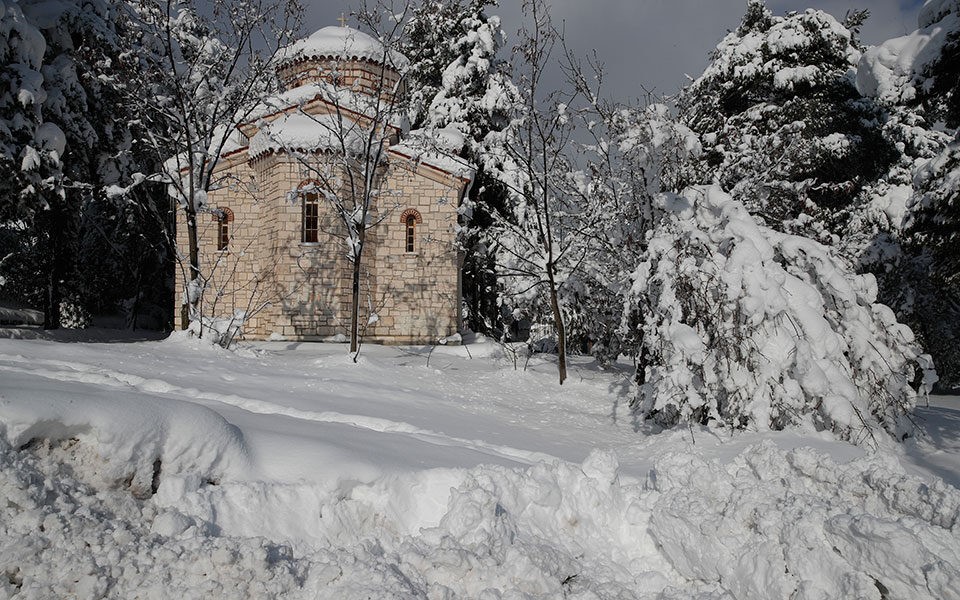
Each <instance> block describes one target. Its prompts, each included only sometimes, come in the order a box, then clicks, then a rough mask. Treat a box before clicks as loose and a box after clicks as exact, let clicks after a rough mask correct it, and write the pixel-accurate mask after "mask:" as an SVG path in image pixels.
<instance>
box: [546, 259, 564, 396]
mask: <svg viewBox="0 0 960 600" xmlns="http://www.w3.org/2000/svg"><path fill="white" fill-rule="evenodd" d="M547 279H548V280H549V282H550V307H551V308H552V309H553V326H554V328H555V329H556V330H557V354H558V360H557V371H558V372H559V374H560V385H563V382H564V381H566V379H567V333H566V329H565V328H564V326H563V315H561V314H560V302H559V300H558V298H557V283H556V280H555V279H554V278H553V265H552V264H551V265H548V266H547Z"/></svg>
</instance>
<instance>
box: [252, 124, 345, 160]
mask: <svg viewBox="0 0 960 600" xmlns="http://www.w3.org/2000/svg"><path fill="white" fill-rule="evenodd" d="M363 133H364V132H363V130H362V129H361V128H360V126H359V125H357V124H356V123H355V122H354V121H351V120H349V119H347V118H346V117H344V118H343V119H342V120H340V119H338V118H337V115H334V114H322V115H307V114H303V113H292V114H289V115H284V116H282V117H280V118H278V119H276V120H274V121H271V122H269V123H265V124H264V125H263V127H262V128H261V129H260V131H259V132H257V134H256V135H255V136H253V138H251V139H250V149H249V151H248V152H249V156H250V158H257V157H258V156H261V155H263V154H266V153H268V152H271V151H273V152H276V151H279V150H288V151H289V150H294V151H302V152H317V151H322V150H335V151H338V152H339V151H341V150H342V149H343V146H346V150H347V152H348V153H351V154H357V153H360V152H363V147H364V135H363Z"/></svg>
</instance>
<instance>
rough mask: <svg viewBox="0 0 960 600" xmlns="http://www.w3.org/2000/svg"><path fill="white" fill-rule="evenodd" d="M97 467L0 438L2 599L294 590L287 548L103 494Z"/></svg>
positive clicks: (69, 446)
mask: <svg viewBox="0 0 960 600" xmlns="http://www.w3.org/2000/svg"><path fill="white" fill-rule="evenodd" d="M201 439H202V437H201V438H199V439H197V440H196V441H197V442H200V440H201ZM102 468H110V465H109V464H108V463H105V462H104V461H103V459H101V458H100V457H99V456H96V455H94V454H93V453H92V452H91V451H90V450H89V449H88V448H86V447H85V446H84V445H83V444H79V443H76V442H72V441H71V442H62V443H57V444H50V443H49V442H46V441H45V442H43V443H40V444H37V445H34V446H31V448H29V449H28V450H21V451H15V450H13V449H12V448H11V447H10V445H9V443H8V442H7V440H6V439H5V438H4V437H2V436H0V573H2V574H3V576H0V596H2V597H4V598H14V597H15V598H23V599H37V600H41V599H46V598H78V599H80V598H83V599H93V598H105V597H125V598H132V597H136V598H143V599H155V600H161V599H165V598H171V597H182V598H197V597H201V596H203V597H207V598H241V597H242V598H276V597H284V596H286V594H287V593H288V592H291V591H296V590H297V589H299V588H300V587H301V585H302V582H303V578H304V571H305V570H306V567H305V564H304V563H303V561H297V560H295V559H293V557H292V553H291V551H290V549H289V548H287V547H285V546H282V545H277V544H273V543H271V542H269V541H267V540H263V539H237V538H230V537H218V536H216V535H215V534H216V531H215V530H214V529H212V528H211V526H210V525H209V524H205V523H200V522H198V521H197V520H196V519H193V518H191V517H187V516H185V515H183V514H182V513H180V512H179V511H177V510H175V509H162V508H157V507H156V506H155V505H154V504H152V503H151V502H149V501H143V500H138V499H137V498H136V497H134V496H133V495H132V494H130V493H129V492H128V491H126V490H121V489H111V488H105V487H103V486H102V485H101V483H102V482H100V481H98V480H97V479H98V478H97V477H96V476H95V471H96V470H98V469H102Z"/></svg>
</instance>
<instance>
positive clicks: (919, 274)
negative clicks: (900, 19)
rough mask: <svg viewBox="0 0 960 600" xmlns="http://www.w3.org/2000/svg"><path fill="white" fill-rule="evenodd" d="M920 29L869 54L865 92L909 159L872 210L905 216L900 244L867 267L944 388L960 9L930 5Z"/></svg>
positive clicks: (952, 340)
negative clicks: (914, 335)
mask: <svg viewBox="0 0 960 600" xmlns="http://www.w3.org/2000/svg"><path fill="white" fill-rule="evenodd" d="M918 25H919V29H917V30H916V31H914V32H912V33H910V34H908V35H906V36H902V37H898V38H894V39H891V40H887V41H885V42H883V43H882V44H880V45H878V46H876V47H874V48H870V49H869V50H867V51H866V52H865V53H864V55H863V58H862V60H861V62H860V65H859V69H858V72H857V87H858V88H859V89H860V90H861V92H863V93H864V94H865V95H868V96H870V97H872V98H875V99H876V100H877V102H878V103H880V104H881V105H882V106H883V107H884V109H885V110H886V112H887V122H886V124H885V126H884V132H885V134H886V135H887V136H888V137H889V138H890V139H891V140H893V141H894V142H895V143H896V144H897V147H898V149H899V150H901V152H902V154H901V159H900V161H899V163H898V164H897V165H895V166H894V168H893V169H891V172H890V173H889V174H888V175H887V177H886V178H885V179H886V181H885V182H883V183H882V184H881V185H877V186H874V190H872V191H873V194H872V196H873V197H872V198H871V205H873V206H876V207H880V208H886V212H888V213H891V214H899V215H902V217H903V223H902V226H903V230H902V231H901V232H899V235H897V233H898V232H897V231H892V233H893V236H892V239H891V242H893V243H892V244H888V245H886V246H883V245H878V244H875V245H874V247H875V248H881V249H882V250H883V251H881V252H877V253H872V254H870V253H868V254H866V255H864V256H863V257H862V259H861V263H862V264H863V265H864V266H865V267H867V268H871V270H873V271H874V272H877V273H878V279H879V280H880V282H881V296H882V297H883V299H884V301H885V302H887V303H888V304H890V306H892V307H893V308H894V309H895V310H896V311H897V314H898V315H899V316H900V317H901V318H902V319H903V320H904V321H905V322H907V323H910V325H911V326H912V327H913V328H914V330H915V331H916V332H917V334H918V336H919V338H920V339H921V341H922V342H923V344H924V347H926V348H927V349H928V350H929V351H930V352H931V354H932V355H933V357H934V360H935V362H936V364H937V368H938V371H939V373H940V376H941V381H942V382H943V383H944V384H946V385H956V384H957V383H960V350H958V348H960V325H958V323H960V303H958V302H957V301H956V298H957V297H958V295H960V282H958V281H957V280H958V279H960V258H958V257H960V240H958V239H957V233H956V232H957V231H958V227H960V209H958V204H960V199H958V194H960V191H958V187H960V186H958V185H957V180H958V179H960V174H958V173H960V149H958V145H960V139H958V138H957V131H958V130H957V128H958V126H960V109H958V102H960V92H958V85H960V80H958V78H957V77H958V73H957V69H958V66H957V65H958V63H960V56H958V52H960V2H957V1H956V0H936V1H932V2H928V3H926V5H925V6H924V7H923V9H922V10H921V12H920V16H919V20H918ZM937 123H940V125H937ZM884 185H885V186H886V187H887V190H884V189H883V186H884ZM899 247H902V249H903V252H902V253H898V252H897V251H898V250H899ZM891 248H892V249H893V250H894V251H891ZM877 265H879V268H878V266H877Z"/></svg>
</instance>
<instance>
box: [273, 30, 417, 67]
mask: <svg viewBox="0 0 960 600" xmlns="http://www.w3.org/2000/svg"><path fill="white" fill-rule="evenodd" d="M384 50H385V47H384V45H383V43H381V42H380V41H378V40H376V39H374V38H372V37H370V36H369V35H367V34H366V33H363V32H362V31H358V30H356V29H351V28H350V27H324V28H323V29H320V30H318V31H316V32H314V33H313V34H312V35H310V36H309V37H306V38H304V39H302V40H299V41H297V42H294V43H293V44H291V45H289V46H287V47H286V48H284V49H283V50H282V51H281V52H280V55H279V56H278V58H277V63H278V64H283V63H287V62H291V61H295V60H303V59H310V58H339V59H354V60H370V61H373V62H380V61H382V60H383V59H384ZM388 59H389V61H388V62H389V63H390V65H391V66H392V67H394V68H395V69H402V68H405V67H406V66H407V65H409V64H410V62H409V61H408V60H407V57H405V56H404V55H403V54H401V53H399V52H396V51H394V50H391V51H390V54H389V56H388Z"/></svg>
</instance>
